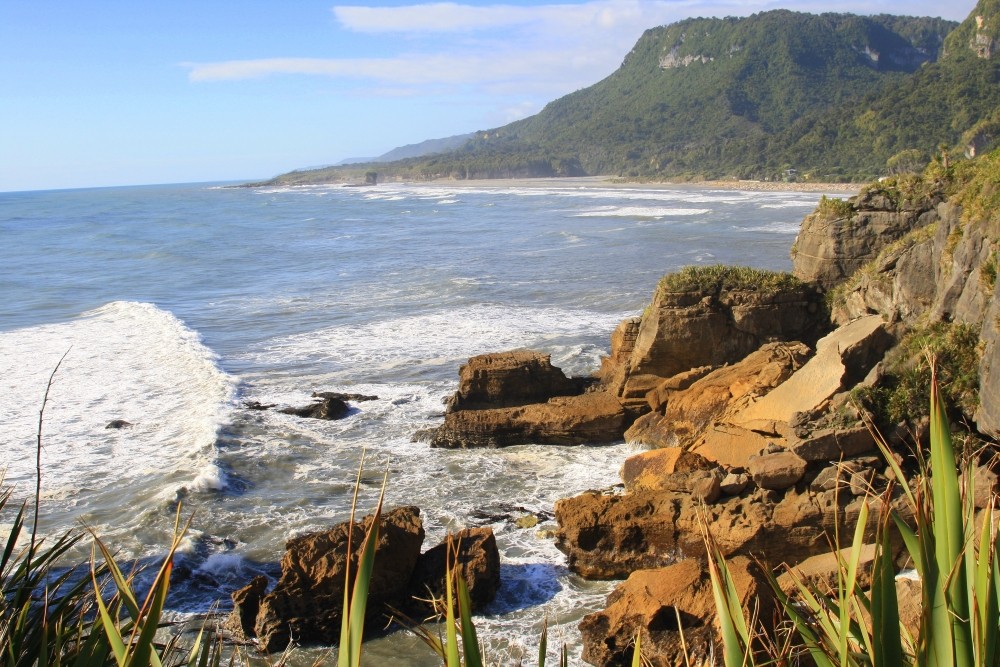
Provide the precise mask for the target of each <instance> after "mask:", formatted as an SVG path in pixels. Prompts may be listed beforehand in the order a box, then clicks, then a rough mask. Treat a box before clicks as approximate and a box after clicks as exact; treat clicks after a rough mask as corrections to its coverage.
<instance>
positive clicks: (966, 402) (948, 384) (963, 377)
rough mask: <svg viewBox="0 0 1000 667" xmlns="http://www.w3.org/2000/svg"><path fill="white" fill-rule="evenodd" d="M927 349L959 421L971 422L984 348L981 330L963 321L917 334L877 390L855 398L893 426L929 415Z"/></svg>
mask: <svg viewBox="0 0 1000 667" xmlns="http://www.w3.org/2000/svg"><path fill="white" fill-rule="evenodd" d="M925 351H929V352H930V353H931V354H933V355H934V356H935V358H936V359H937V382H938V384H939V385H940V391H941V394H942V396H943V397H944V399H945V400H947V402H948V404H949V405H952V406H953V409H954V411H955V412H956V414H955V417H956V419H957V420H958V421H962V420H967V419H970V418H971V417H972V415H973V413H974V412H975V410H976V407H977V406H978V404H979V394H978V391H979V361H980V358H981V356H982V347H981V344H980V341H979V331H978V329H977V328H976V327H974V326H972V325H970V324H965V323H961V322H937V323H935V324H932V325H930V326H928V327H925V328H922V329H919V330H915V331H912V332H911V333H909V334H908V335H907V336H906V337H905V338H904V339H903V340H902V341H901V342H900V344H899V346H898V347H897V348H896V350H895V351H894V352H893V353H892V354H891V355H890V356H889V358H887V360H886V361H887V364H886V365H887V368H886V375H885V376H884V378H883V381H882V383H881V384H879V385H878V386H876V387H865V388H861V389H858V390H856V391H855V398H856V399H857V400H858V401H859V402H860V403H861V404H862V405H863V406H864V407H865V409H867V410H868V411H870V412H871V413H872V414H873V415H874V419H875V422H876V424H878V425H879V426H881V427H889V426H891V425H894V424H898V423H899V422H902V421H906V422H914V421H916V420H917V419H919V418H920V417H923V416H926V414H927V405H928V403H929V401H930V380H931V369H930V368H929V367H928V366H927V364H926V363H924V354H925Z"/></svg>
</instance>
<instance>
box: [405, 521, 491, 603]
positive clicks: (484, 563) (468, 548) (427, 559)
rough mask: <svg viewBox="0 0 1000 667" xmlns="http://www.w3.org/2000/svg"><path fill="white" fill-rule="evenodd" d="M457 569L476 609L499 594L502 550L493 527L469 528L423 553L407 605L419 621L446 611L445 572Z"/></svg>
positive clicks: (414, 573) (413, 579) (414, 575)
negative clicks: (443, 603) (498, 547)
mask: <svg viewBox="0 0 1000 667" xmlns="http://www.w3.org/2000/svg"><path fill="white" fill-rule="evenodd" d="M449 564H450V565H451V567H452V568H455V569H457V571H458V573H459V574H460V576H461V577H462V578H463V579H464V580H465V585H466V586H467V587H468V589H469V600H470V602H471V603H472V611H478V610H480V609H482V608H483V607H485V606H486V605H488V604H489V603H490V602H492V601H493V598H494V597H496V594H497V591H498V590H499V588H500V551H499V550H498V549H497V540H496V537H495V536H494V535H493V529H492V528H490V527H488V526H485V527H482V528H465V529H462V530H460V531H458V532H457V533H453V534H451V535H449V536H448V537H446V538H445V539H444V540H443V541H442V542H441V543H440V544H439V545H437V546H436V547H434V548H432V549H428V550H427V551H425V552H424V553H422V554H421V555H420V558H419V560H418V561H417V566H416V569H415V570H414V572H413V578H412V579H411V581H410V592H411V594H412V597H411V599H410V602H409V604H408V605H407V606H406V608H407V609H408V610H409V612H410V616H411V617H412V618H414V619H416V620H420V619H422V618H430V617H435V616H438V615H440V614H442V613H444V609H443V608H441V607H440V606H439V605H438V604H436V603H437V602H440V601H441V600H443V599H444V597H445V573H446V572H447V568H448V566H449Z"/></svg>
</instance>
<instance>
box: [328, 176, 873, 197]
mask: <svg viewBox="0 0 1000 667" xmlns="http://www.w3.org/2000/svg"><path fill="white" fill-rule="evenodd" d="M333 184H334V183H331V185H333ZM402 184H405V185H427V186H442V185H446V186H448V187H455V188H616V189H623V190H627V189H634V190H671V189H679V188H702V189H705V190H740V191H747V192H816V193H823V192H835V193H845V194H852V195H854V194H857V193H858V192H860V191H861V188H863V187H864V186H865V185H867V184H866V183H785V182H778V181H734V180H720V181H629V180H623V179H619V178H618V177H616V176H566V177H553V178H486V179H453V178H440V179H435V180H430V181H407V180H401V181H396V180H390V181H380V182H379V183H378V184H377V185H374V186H362V187H378V186H379V185H402Z"/></svg>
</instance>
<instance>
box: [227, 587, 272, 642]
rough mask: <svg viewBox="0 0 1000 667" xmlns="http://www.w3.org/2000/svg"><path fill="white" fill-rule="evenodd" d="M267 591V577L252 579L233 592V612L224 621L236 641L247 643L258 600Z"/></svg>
mask: <svg viewBox="0 0 1000 667" xmlns="http://www.w3.org/2000/svg"><path fill="white" fill-rule="evenodd" d="M265 591H267V577H265V576H263V575H260V576H256V577H254V578H253V579H252V580H251V581H250V583H249V584H247V585H246V586H244V587H243V588H241V589H239V590H237V591H233V593H232V598H233V610H232V612H230V614H229V616H228V617H227V619H226V621H225V624H224V625H225V628H226V629H227V630H228V631H229V632H230V633H232V635H233V637H234V638H235V639H236V641H239V642H247V641H249V640H250V637H252V636H253V634H254V632H253V627H254V623H256V621H257V613H258V612H259V611H260V600H261V598H263V597H264V593H265Z"/></svg>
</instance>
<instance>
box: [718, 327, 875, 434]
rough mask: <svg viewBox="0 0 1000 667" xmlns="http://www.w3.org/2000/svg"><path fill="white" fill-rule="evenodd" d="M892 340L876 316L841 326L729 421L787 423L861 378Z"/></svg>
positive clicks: (815, 408)
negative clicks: (782, 379)
mask: <svg viewBox="0 0 1000 667" xmlns="http://www.w3.org/2000/svg"><path fill="white" fill-rule="evenodd" d="M892 343H893V338H892V336H890V335H889V334H888V333H887V332H886V330H885V326H884V323H883V320H882V318H881V317H880V316H878V315H869V316H867V317H862V318H859V319H857V320H855V321H854V322H851V323H850V324H847V325H845V326H842V327H840V328H838V329H836V330H835V331H833V332H832V333H830V334H828V335H827V336H825V337H823V338H822V339H821V340H820V341H819V342H817V343H816V354H815V356H813V357H812V358H811V359H810V360H809V361H808V362H806V364H805V365H804V366H802V368H801V369H799V370H798V371H797V372H796V373H794V374H793V375H792V376H791V377H790V378H789V379H788V380H787V381H786V382H783V383H782V384H780V385H779V386H778V387H776V388H775V389H774V390H773V391H771V392H770V393H768V394H767V395H766V396H764V397H763V398H761V399H760V400H759V401H757V402H755V403H753V404H752V405H750V406H748V407H747V408H746V409H744V410H742V411H740V412H739V413H737V414H735V415H733V416H732V417H731V418H730V419H729V421H730V423H733V424H746V423H750V422H760V421H776V422H785V423H787V422H789V421H790V420H791V419H792V416H793V415H794V414H795V413H797V412H801V413H806V414H809V413H813V412H815V411H816V410H818V409H819V408H821V407H823V406H825V405H826V403H827V402H828V401H829V400H830V398H831V397H833V395H834V394H836V393H837V392H839V391H841V390H842V389H845V388H848V387H852V386H854V384H856V383H857V382H859V381H860V380H862V379H863V378H864V377H865V375H867V374H868V371H869V370H871V368H872V366H874V365H875V364H876V363H877V362H878V361H880V360H881V358H882V355H883V354H885V351H886V350H887V349H889V347H890V346H891V345H892Z"/></svg>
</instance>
